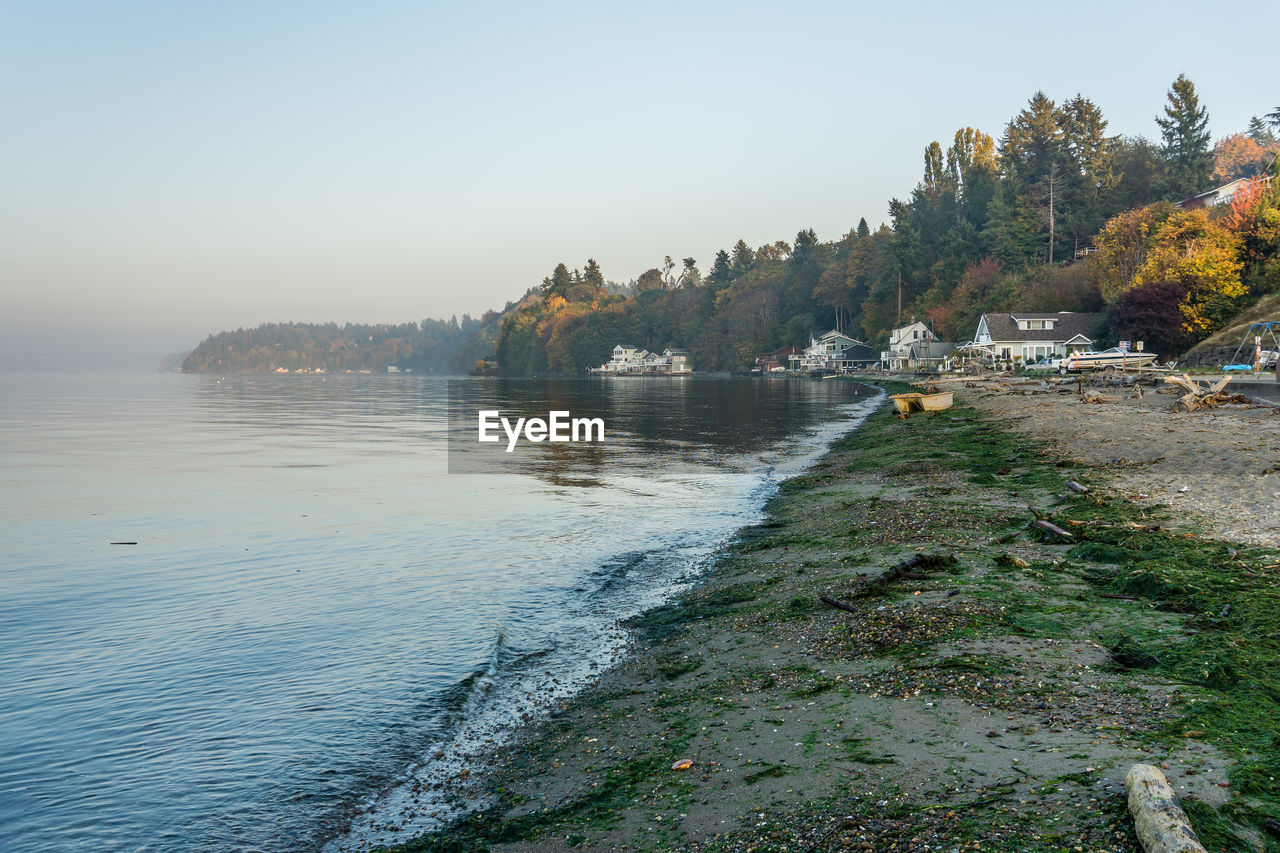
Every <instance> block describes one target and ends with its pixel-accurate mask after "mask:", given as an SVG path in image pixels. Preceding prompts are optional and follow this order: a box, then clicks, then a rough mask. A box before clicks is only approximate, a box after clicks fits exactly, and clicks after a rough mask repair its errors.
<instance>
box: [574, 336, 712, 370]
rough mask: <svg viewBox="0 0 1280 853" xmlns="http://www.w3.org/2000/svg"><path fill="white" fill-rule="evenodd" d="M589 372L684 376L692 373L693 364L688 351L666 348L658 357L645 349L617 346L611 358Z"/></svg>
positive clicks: (626, 345) (624, 345)
mask: <svg viewBox="0 0 1280 853" xmlns="http://www.w3.org/2000/svg"><path fill="white" fill-rule="evenodd" d="M590 372H592V373H613V374H646V373H656V374H663V375H666V374H685V373H692V372H693V364H692V360H691V359H690V358H689V351H688V350H684V349H670V348H668V349H666V350H663V352H662V354H661V355H659V354H658V353H656V352H649V351H648V350H646V349H637V348H636V347H633V346H630V345H629V344H618V345H617V346H616V347H614V348H613V357H612V358H611V359H610V360H609V361H607V362H606V363H604V364H602V365H600V366H599V367H593V368H591V369H590Z"/></svg>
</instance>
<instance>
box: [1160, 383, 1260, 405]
mask: <svg viewBox="0 0 1280 853" xmlns="http://www.w3.org/2000/svg"><path fill="white" fill-rule="evenodd" d="M1164 381H1165V384H1166V385H1172V386H1173V387H1175V388H1180V389H1182V390H1183V391H1185V392H1186V393H1185V394H1183V395H1182V396H1181V397H1179V398H1178V399H1177V401H1175V402H1174V404H1173V405H1172V406H1170V407H1169V411H1171V412H1194V411H1196V410H1197V409H1207V408H1214V407H1217V406H1223V405H1226V404H1227V403H1245V404H1248V403H1252V402H1253V398H1252V397H1247V396H1245V395H1244V394H1228V393H1227V392H1226V388H1227V383H1228V382H1230V381H1231V377H1230V376H1224V377H1222V378H1221V379H1219V380H1218V381H1217V382H1214V383H1213V384H1209V383H1207V382H1197V381H1196V380H1194V379H1192V378H1191V377H1190V376H1188V375H1187V374H1185V373H1184V374H1182V375H1181V376H1166V377H1165V380H1164Z"/></svg>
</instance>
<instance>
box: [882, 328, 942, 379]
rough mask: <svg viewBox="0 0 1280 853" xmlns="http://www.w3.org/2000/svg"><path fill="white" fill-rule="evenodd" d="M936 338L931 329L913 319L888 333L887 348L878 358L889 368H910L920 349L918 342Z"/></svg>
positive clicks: (913, 365)
mask: <svg viewBox="0 0 1280 853" xmlns="http://www.w3.org/2000/svg"><path fill="white" fill-rule="evenodd" d="M937 339H938V337H937V335H935V334H934V333H933V330H932V329H930V328H929V327H928V326H926V325H925V324H924V323H923V322H921V321H919V320H913V321H912V322H910V323H908V324H907V325H905V326H899V327H898V328H896V329H894V330H893V331H891V332H890V333H889V348H888V349H887V350H885V351H883V352H881V353H880V360H881V361H882V362H883V363H884V366H885V367H887V368H888V369H890V370H911V369H912V368H914V367H915V366H916V356H917V354H918V352H919V350H920V347H919V346H918V344H922V343H927V342H930V341H936V340H937ZM926 352H927V351H926Z"/></svg>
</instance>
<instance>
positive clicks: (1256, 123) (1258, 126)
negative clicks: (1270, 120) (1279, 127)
mask: <svg viewBox="0 0 1280 853" xmlns="http://www.w3.org/2000/svg"><path fill="white" fill-rule="evenodd" d="M1244 135H1245V136H1247V137H1249V138H1250V139H1252V140H1253V141H1254V142H1256V143H1258V144H1259V145H1261V146H1263V147H1264V148H1265V147H1266V146H1268V145H1275V144H1276V135H1275V134H1274V133H1272V132H1271V128H1269V127H1267V123H1266V122H1265V121H1263V120H1262V119H1260V118H1258V117H1257V116H1254V117H1253V118H1251V119H1249V129H1248V130H1246V131H1245V133H1244Z"/></svg>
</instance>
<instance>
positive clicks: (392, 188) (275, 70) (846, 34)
mask: <svg viewBox="0 0 1280 853" xmlns="http://www.w3.org/2000/svg"><path fill="white" fill-rule="evenodd" d="M1142 6H1149V7H1150V8H1149V9H1147V8H1140V7H1142ZM1278 23H1280V13H1278V12H1277V11H1276V7H1275V5H1274V4H1273V3H1262V2H1258V3H1232V2H1219V3H1214V4H1211V5H1206V4H1204V3H1176V2H1163V3H1159V4H1132V3H1117V2H1107V3H1087V2H1085V3H1081V2H1077V3H1071V4H1056V5H1055V4H1044V3H1029V2H1025V0H1023V2H1018V3H999V4H967V3H955V2H949V3H945V4H928V5H925V4H920V3H911V4H892V5H890V4H888V3H880V4H876V5H875V6H874V7H873V6H872V5H871V4H852V3H797V2H789V3H786V4H783V3H729V2H681V3H670V4H668V3H657V2H644V3H635V2H633V3H625V4H624V3H606V2H582V3H568V2H555V3H456V2H454V3H433V2H417V3H391V2H358V3H357V2H350V3H325V2H312V3H288V2H263V0H255V2H252V3H248V2H245V3H237V2H208V3H199V2H106V0H102V2H80V3H63V2H56V0H36V2H5V0H0V107H2V108H3V113H4V116H5V118H6V121H5V127H4V131H3V133H0V147H2V150H3V156H2V157H0V338H3V340H4V341H6V342H7V346H8V347H9V349H11V350H12V349H13V348H15V347H29V346H33V345H34V344H32V343H30V341H31V340H32V339H38V338H39V337H41V336H44V335H54V336H55V337H56V338H58V339H62V338H65V337H67V336H74V335H81V334H83V335H84V336H86V340H89V339H94V340H102V341H115V342H116V343H117V344H122V343H123V342H128V341H132V342H134V345H135V346H138V347H143V346H145V347H150V348H153V349H156V350H157V351H164V350H177V349H187V348H190V347H192V346H194V345H195V344H196V343H198V342H199V340H201V339H202V338H203V337H205V336H206V335H208V334H209V333H211V332H215V331H218V330H221V329H225V328H234V327H237V326H254V325H257V324H259V323H262V322H267V321H282V320H301V321H328V320H334V321H339V322H341V321H344V320H352V321H363V322H382V321H395V322H400V321H406V320H417V319H422V318H424V317H429V316H443V317H448V316H449V315H451V314H455V313H456V314H461V313H463V312H470V313H472V314H479V313H481V312H483V311H484V310H485V309H487V308H491V307H500V306H501V305H502V304H503V303H505V302H506V301H507V300H509V299H512V298H515V297H518V296H519V295H520V294H521V293H523V292H524V290H525V289H526V288H528V287H529V286H531V285H535V284H537V283H538V282H539V281H541V279H542V277H543V276H545V275H547V274H548V273H549V272H550V271H551V269H552V267H554V266H555V264H556V263H557V262H559V261H564V262H565V263H567V264H568V265H569V266H570V267H580V266H582V264H583V263H584V262H585V261H586V259H587V258H588V257H594V258H596V259H597V260H598V261H599V262H600V264H601V266H602V267H603V269H604V273H605V276H606V277H607V278H609V279H612V280H616V281H626V280H628V279H631V278H634V277H635V276H637V275H638V274H639V273H641V272H643V271H644V270H645V269H647V268H649V267H652V266H656V265H658V264H659V263H660V262H661V260H662V257H663V255H666V254H670V255H672V256H673V257H676V258H681V257H685V256H690V255H692V256H693V257H694V258H696V259H697V260H698V263H699V266H700V267H701V269H702V270H703V271H704V272H705V271H706V270H707V269H708V268H709V267H710V262H711V259H712V257H713V256H714V254H715V251H716V250H717V249H720V248H728V247H729V246H731V245H732V244H733V242H734V241H736V240H737V239H738V238H739V237H741V238H743V239H745V240H746V241H747V242H748V243H750V244H752V245H759V244H761V243H765V242H772V241H774V240H778V239H785V240H788V241H790V240H792V239H793V238H794V236H795V233H796V232H797V231H798V230H800V229H802V228H809V227H811V228H814V229H815V230H816V231H817V233H818V236H819V238H821V239H824V240H829V239H834V238H837V237H839V236H840V235H841V234H843V233H845V232H846V231H848V230H849V229H850V228H852V227H853V226H854V225H856V223H857V221H858V218H859V217H860V216H865V217H866V218H867V220H868V221H869V222H870V223H871V224H872V226H873V227H874V226H875V225H877V224H879V223H880V222H881V221H882V220H884V219H885V218H886V215H887V214H886V210H887V202H888V200H889V198H891V197H893V196H899V197H905V196H906V195H907V194H909V193H910V191H911V189H912V187H913V186H914V185H915V184H916V183H917V181H918V180H919V178H920V175H921V173H922V152H923V149H924V147H925V145H927V144H928V142H929V141H930V140H933V139H938V140H940V141H942V142H943V144H944V146H945V145H946V143H947V141H948V140H949V139H950V137H951V135H952V134H953V133H954V131H955V130H956V129H957V128H959V127H962V126H965V125H970V126H975V127H978V128H980V129H981V130H983V131H985V132H987V133H990V134H992V135H993V136H997V137H998V136H999V134H1000V132H1001V130H1002V128H1003V126H1004V124H1005V123H1006V122H1007V121H1008V120H1009V118H1010V117H1011V116H1012V115H1013V114H1014V113H1016V112H1017V110H1019V109H1020V108H1021V107H1022V106H1023V105H1025V103H1026V101H1027V99H1028V98H1029V97H1030V96H1031V94H1032V93H1033V92H1035V91H1036V90H1037V89H1043V90H1044V91H1045V92H1046V93H1047V94H1048V95H1049V96H1050V97H1052V98H1054V99H1055V100H1057V101H1061V100H1062V99H1064V98H1067V97H1070V96H1072V95H1074V94H1075V93H1076V92H1081V93H1083V94H1084V95H1085V96H1087V97H1089V98H1091V99H1093V100H1094V101H1095V102H1096V103H1097V104H1098V105H1099V106H1100V107H1101V108H1102V110H1103V114H1104V115H1105V116H1106V118H1107V119H1108V120H1109V121H1110V128H1109V129H1110V132H1112V133H1124V134H1144V135H1147V136H1149V137H1153V138H1155V137H1158V131H1157V128H1156V127H1155V123H1154V117H1155V115H1156V114H1157V113H1158V112H1159V111H1160V109H1161V107H1162V105H1163V103H1164V99H1165V93H1166V91H1167V89H1168V87H1169V84H1170V83H1171V82H1172V81H1173V79H1174V78H1175V77H1176V76H1177V75H1178V74H1179V73H1186V74H1187V75H1188V76H1189V77H1190V78H1191V79H1192V81H1194V83H1195V84H1196V87H1197V90H1198V92H1199V93H1200V97H1201V102H1202V103H1203V104H1204V105H1205V106H1207V107H1208V109H1209V114H1210V123H1211V128H1212V130H1213V133H1214V135H1215V138H1216V137H1217V136H1221V135H1224V134H1226V133H1231V132H1234V131H1237V130H1242V129H1243V128H1244V126H1245V125H1246V123H1247V122H1248V120H1249V117H1250V116H1251V115H1260V114H1263V113H1266V112H1268V111H1270V110H1272V109H1274V108H1275V107H1276V106H1278V105H1280V84H1277V80H1278V79H1280V77H1278V75H1277V73H1276V67H1275V62H1274V52H1273V51H1271V50H1269V49H1267V48H1266V47H1264V46H1262V44H1260V43H1259V42H1258V38H1259V37H1260V36H1262V35H1263V34H1268V35H1272V34H1274V33H1275V32H1276V28H1277V24H1278ZM104 329H105V330H106V331H104ZM0 349H2V347H0Z"/></svg>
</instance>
